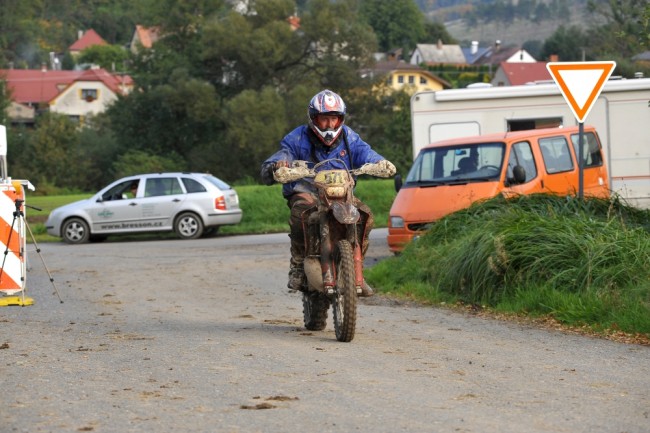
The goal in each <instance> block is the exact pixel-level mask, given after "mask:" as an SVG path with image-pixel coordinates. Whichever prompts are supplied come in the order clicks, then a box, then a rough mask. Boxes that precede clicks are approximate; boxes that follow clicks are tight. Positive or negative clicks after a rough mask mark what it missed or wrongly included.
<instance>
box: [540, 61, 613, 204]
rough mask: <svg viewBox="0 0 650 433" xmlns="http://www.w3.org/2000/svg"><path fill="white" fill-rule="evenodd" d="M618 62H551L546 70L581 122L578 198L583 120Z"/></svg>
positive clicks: (581, 187) (581, 193)
mask: <svg viewBox="0 0 650 433" xmlns="http://www.w3.org/2000/svg"><path fill="white" fill-rule="evenodd" d="M615 67H616V62H610V61H607V62H574V63H572V62H549V63H547V64H546V69H548V72H549V73H550V74H551V77H553V80H554V81H555V84H557V85H558V87H559V88H560V92H562V96H564V100H565V101H566V102H567V104H568V105H569V108H570V109H571V111H572V112H573V115H574V116H575V118H576V120H577V121H578V125H579V128H578V197H579V198H580V199H582V198H584V185H583V184H584V173H583V167H584V149H583V147H584V146H583V143H584V121H585V118H586V117H587V115H588V114H589V111H591V107H593V105H594V102H596V99H598V95H600V92H601V90H603V86H604V85H605V83H606V82H607V80H608V79H609V77H610V76H611V75H612V72H613V71H614V68H615Z"/></svg>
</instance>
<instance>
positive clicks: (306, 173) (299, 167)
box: [273, 159, 395, 183]
mask: <svg viewBox="0 0 650 433" xmlns="http://www.w3.org/2000/svg"><path fill="white" fill-rule="evenodd" d="M332 161H341V160H340V159H326V160H324V161H321V162H319V163H317V164H315V165H314V167H313V168H308V167H307V161H294V162H293V163H292V165H291V167H280V168H278V169H276V170H275V171H274V172H273V178H274V179H275V180H276V182H280V183H288V182H295V181H296V180H299V179H303V178H306V177H315V176H316V173H317V172H318V169H319V168H320V167H321V166H322V165H324V164H325V163H328V162H332ZM341 162H343V161H341ZM383 162H384V161H380V162H378V163H368V164H364V165H362V166H361V167H359V168H355V169H352V170H348V172H349V173H350V174H351V175H353V176H358V175H361V174H367V175H370V176H375V177H391V176H393V175H394V174H395V167H394V166H393V165H392V164H391V163H389V162H388V161H386V163H387V164H386V163H383Z"/></svg>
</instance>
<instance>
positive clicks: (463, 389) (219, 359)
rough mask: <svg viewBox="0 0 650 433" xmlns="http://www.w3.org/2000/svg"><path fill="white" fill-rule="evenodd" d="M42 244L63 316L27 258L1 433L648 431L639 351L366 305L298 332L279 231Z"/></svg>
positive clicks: (0, 373)
mask: <svg viewBox="0 0 650 433" xmlns="http://www.w3.org/2000/svg"><path fill="white" fill-rule="evenodd" d="M373 233H374V235H375V236H374V238H373V241H372V243H371V248H370V250H369V254H368V257H367V263H368V264H370V265H371V264H372V263H374V262H376V261H377V260H380V259H381V258H383V257H386V256H388V255H389V252H388V250H387V247H386V243H385V231H383V230H376V231H375V232H373ZM40 247H41V255H42V257H43V259H44V260H45V262H46V264H47V266H48V268H49V270H50V271H51V273H52V276H53V277H54V283H55V284H56V287H57V289H58V291H59V293H60V295H61V297H62V298H63V300H64V302H63V303H59V300H58V298H57V296H56V295H55V293H54V289H53V286H52V284H51V282H50V281H49V279H48V276H47V273H46V272H45V268H44V266H43V264H42V262H41V261H40V258H39V256H38V255H37V254H36V253H35V252H33V251H31V250H30V251H29V252H28V259H29V265H30V268H31V270H30V272H29V273H28V275H27V287H28V295H29V296H31V297H32V298H33V299H34V301H35V303H34V305H32V306H28V307H4V308H0V329H1V330H2V331H3V333H2V335H1V336H0V378H1V379H0V380H1V381H0V383H1V384H2V385H1V388H0V415H1V420H0V432H2V433H9V432H30V433H32V432H120V433H123V432H156V433H166V432H290V431H291V432H293V431H320V432H354V431H359V432H366V431H367V432H391V433H392V432H402V431H403V432H477V433H490V432H499V433H504V432H517V433H529V432H530V433H533V432H544V433H547V432H571V433H577V432H590V433H593V432H603V433H605V432H607V433H642V432H649V431H650V348H649V347H645V346H638V345H628V344H622V343H616V342H612V341H608V340H601V339H595V338H590V337H584V336H578V335H570V334H565V333H561V332H557V331H551V330H546V329H537V328H535V327H532V326H527V325H522V324H517V323H510V322H500V321H496V320H491V319H485V318H480V317H476V316H472V315H470V314H464V313H461V312H453V311H448V310H444V309H437V308H431V307H418V306H413V305H407V304H404V303H399V302H396V301H392V300H390V299H386V298H382V297H378V296H376V297H374V298H371V299H368V300H362V301H361V303H360V306H359V314H358V321H357V332H356V336H355V339H354V340H353V341H352V342H351V343H339V342H337V341H336V338H335V336H334V330H333V327H332V324H331V315H330V318H329V321H328V326H327V329H326V330H325V331H322V332H308V331H306V330H305V329H304V328H303V326H302V325H303V324H302V305H301V301H300V297H299V295H297V294H292V293H290V292H289V291H288V290H286V289H285V285H286V274H287V267H288V259H289V253H288V249H289V247H288V237H287V235H286V234H280V235H263V236H257V235H255V236H236V237H235V236H233V237H223V236H219V237H216V238H211V239H200V240H196V241H180V240H160V241H143V242H106V243H101V244H89V245H80V246H69V245H64V244H61V243H47V244H41V245H40Z"/></svg>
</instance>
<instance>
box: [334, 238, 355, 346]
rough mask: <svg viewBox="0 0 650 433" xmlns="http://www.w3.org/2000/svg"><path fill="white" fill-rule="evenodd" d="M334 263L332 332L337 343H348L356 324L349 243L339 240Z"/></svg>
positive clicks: (352, 267)
mask: <svg viewBox="0 0 650 433" xmlns="http://www.w3.org/2000/svg"><path fill="white" fill-rule="evenodd" d="M334 261H335V266H336V271H337V278H336V287H335V289H334V301H333V302H332V309H333V313H334V314H333V316H334V331H335V333H336V339H337V340H338V341H342V342H350V341H352V339H353V338H354V331H355V327H356V322H357V289H356V287H355V284H354V281H355V278H354V275H355V274H354V255H353V254H352V246H351V245H350V242H348V241H347V240H340V241H339V242H338V243H337V246H336V249H335V251H334Z"/></svg>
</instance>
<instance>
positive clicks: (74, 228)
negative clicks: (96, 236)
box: [61, 218, 90, 244]
mask: <svg viewBox="0 0 650 433" xmlns="http://www.w3.org/2000/svg"><path fill="white" fill-rule="evenodd" d="M61 237H62V238H63V241H64V242H65V243H68V244H85V243H86V242H88V240H89V239H90V228H89V227H88V224H87V223H86V221H84V220H82V219H81V218H70V219H69V220H67V221H66V222H65V223H64V224H63V228H62V229H61Z"/></svg>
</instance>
